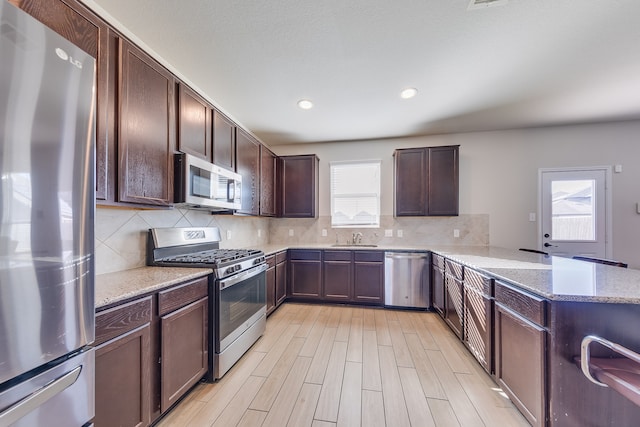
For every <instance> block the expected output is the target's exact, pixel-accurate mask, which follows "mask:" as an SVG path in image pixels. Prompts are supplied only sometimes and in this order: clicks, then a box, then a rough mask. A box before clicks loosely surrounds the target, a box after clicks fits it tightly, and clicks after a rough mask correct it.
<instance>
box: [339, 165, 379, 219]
mask: <svg viewBox="0 0 640 427" xmlns="http://www.w3.org/2000/svg"><path fill="white" fill-rule="evenodd" d="M380 163H381V162H380V160H366V161H357V162H331V164H330V169H331V173H330V175H331V185H330V188H331V226H332V227H379V226H380Z"/></svg>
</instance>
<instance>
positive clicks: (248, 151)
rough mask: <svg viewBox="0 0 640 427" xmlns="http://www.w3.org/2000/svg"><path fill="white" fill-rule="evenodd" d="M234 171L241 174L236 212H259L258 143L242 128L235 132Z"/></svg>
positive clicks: (248, 213)
mask: <svg viewBox="0 0 640 427" xmlns="http://www.w3.org/2000/svg"><path fill="white" fill-rule="evenodd" d="M236 156H237V157H236V172H237V173H239V174H240V175H242V207H241V208H240V209H238V211H237V213H239V214H245V215H256V216H257V215H259V214H260V208H259V203H260V144H259V143H258V142H257V141H256V140H255V139H253V138H252V137H251V136H249V134H247V133H246V132H244V131H243V130H242V129H238V130H237V133H236Z"/></svg>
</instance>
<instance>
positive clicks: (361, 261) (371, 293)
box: [352, 251, 384, 304]
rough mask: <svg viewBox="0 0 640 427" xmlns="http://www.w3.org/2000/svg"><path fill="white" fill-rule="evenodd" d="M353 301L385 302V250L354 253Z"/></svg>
mask: <svg viewBox="0 0 640 427" xmlns="http://www.w3.org/2000/svg"><path fill="white" fill-rule="evenodd" d="M352 300H353V302H365V303H369V304H383V303H384V252H382V251H355V252H354V253H353V298H352Z"/></svg>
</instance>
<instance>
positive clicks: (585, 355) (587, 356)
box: [580, 335, 640, 387]
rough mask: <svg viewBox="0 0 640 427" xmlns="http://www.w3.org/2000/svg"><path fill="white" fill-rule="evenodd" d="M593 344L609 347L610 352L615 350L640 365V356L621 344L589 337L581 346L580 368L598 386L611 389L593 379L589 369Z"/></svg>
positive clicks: (585, 338) (584, 339)
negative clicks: (591, 345) (590, 346)
mask: <svg viewBox="0 0 640 427" xmlns="http://www.w3.org/2000/svg"><path fill="white" fill-rule="evenodd" d="M592 342H596V343H598V344H600V345H602V346H604V347H607V348H608V349H610V350H613V351H614V352H616V353H618V354H621V355H623V356H625V357H627V358H629V359H631V360H633V361H634V362H636V363H640V355H639V354H638V353H636V352H633V351H631V350H629V349H628V348H626V347H623V346H621V345H620V344H616V343H614V342H611V341H609V340H606V339H604V338H600V337H598V336H595V335H587V336H586V337H584V338H583V339H582V343H581V344H580V368H581V369H582V373H583V374H584V376H585V377H587V379H589V381H591V382H592V383H594V384H597V385H599V386H601V387H609V386H608V385H607V384H604V383H602V382H600V381H598V380H597V379H595V378H594V377H593V375H591V370H590V368H589V367H590V364H591V362H590V360H591V352H590V349H589V345H590V344H591V343H592Z"/></svg>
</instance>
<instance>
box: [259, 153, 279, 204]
mask: <svg viewBox="0 0 640 427" xmlns="http://www.w3.org/2000/svg"><path fill="white" fill-rule="evenodd" d="M260 216H276V155H275V154H273V153H272V152H271V150H269V149H268V148H267V147H265V146H264V145H260Z"/></svg>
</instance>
